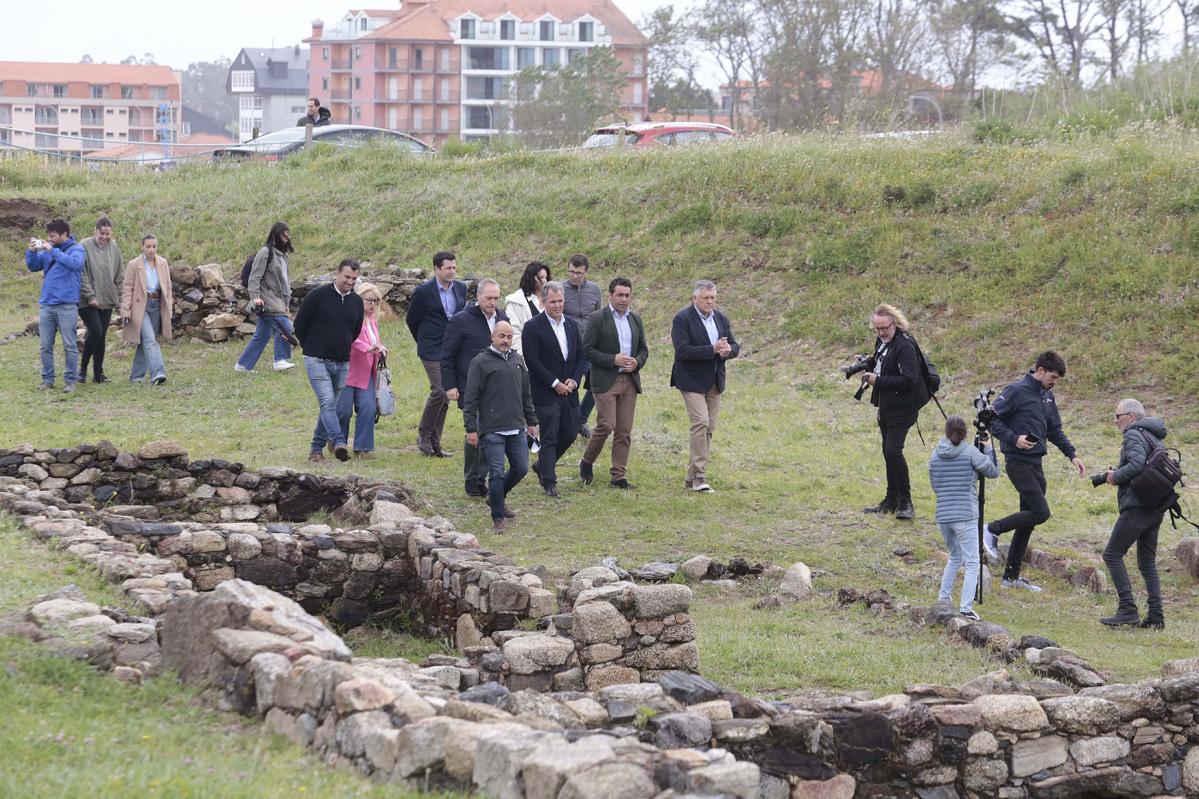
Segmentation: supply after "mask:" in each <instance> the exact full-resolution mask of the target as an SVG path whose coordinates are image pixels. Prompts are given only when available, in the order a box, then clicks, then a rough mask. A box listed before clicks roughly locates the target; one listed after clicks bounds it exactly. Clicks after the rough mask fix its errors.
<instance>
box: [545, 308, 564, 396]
mask: <svg viewBox="0 0 1199 799" xmlns="http://www.w3.org/2000/svg"><path fill="white" fill-rule="evenodd" d="M542 313H545V312H544V311H542ZM545 318H546V319H548V320H549V322H550V330H553V331H554V335H555V336H556V337H557V339H558V349H560V350H562V360H563V361H565V360H566V359H568V358H569V357H570V347H569V346H567V344H566V314H562V319H561V321H558V322H555V321H554V317H552V316H550V315H549V314H545ZM561 382H562V381H561V380H559V379H557V378H554V382H552V383H550V387H551V388H553V387H554V386H557V385H558V384H559V383H561Z"/></svg>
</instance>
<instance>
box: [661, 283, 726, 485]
mask: <svg viewBox="0 0 1199 799" xmlns="http://www.w3.org/2000/svg"><path fill="white" fill-rule="evenodd" d="M670 340H671V342H672V343H673V344H674V366H673V367H671V369H670V385H672V386H674V387H675V388H677V389H678V390H679V391H681V392H682V393H683V402H684V404H686V406H687V416H688V418H690V419H691V456H690V458H689V459H688V461H687V479H685V480H684V481H683V485H684V486H685V487H687V488H690V489H691V490H692V491H702V492H706V493H712V491H713V488H712V487H711V486H710V485H708V481H707V474H706V470H707V466H708V452H709V451H710V450H711V448H712V433H713V431H715V430H716V417H717V416H718V415H719V414H720V395H721V394H722V393H723V392H724V362H725V361H727V360H729V359H730V358H736V357H737V354H738V353H740V352H741V347H740V345H738V344H737V340H736V339H735V338H733V327H732V325H730V324H729V318H728V317H727V316H725V315H724V314H723V313H721V312H720V311H718V310H716V284H715V283H713V282H712V281H710V280H699V281H696V283H695V291H694V292H693V293H692V295H691V304H690V305H688V306H687V307H686V308H684V309H683V310H681V311H679V312H678V313H677V314H675V315H674V324H673V325H672V326H671V328H670Z"/></svg>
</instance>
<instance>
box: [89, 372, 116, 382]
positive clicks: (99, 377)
mask: <svg viewBox="0 0 1199 799" xmlns="http://www.w3.org/2000/svg"><path fill="white" fill-rule="evenodd" d="M92 382H93V383H111V382H112V381H111V380H109V379H108V378H107V377H105V376H104V375H102V374H100V375H96V379H95V380H93V381H92Z"/></svg>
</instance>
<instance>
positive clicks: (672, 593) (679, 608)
mask: <svg viewBox="0 0 1199 799" xmlns="http://www.w3.org/2000/svg"><path fill="white" fill-rule="evenodd" d="M691 598H692V593H691V589H690V588H688V587H687V586H685V585H677V584H666V585H638V586H636V587H635V588H634V589H633V609H634V611H635V612H636V614H637V618H638V619H660V618H662V617H663V616H669V615H671V614H673V613H687V612H688V611H689V610H690V609H691ZM575 612H576V614H577V613H578V608H577V607H576V609H575ZM668 668H669V667H668Z"/></svg>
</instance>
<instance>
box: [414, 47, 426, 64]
mask: <svg viewBox="0 0 1199 799" xmlns="http://www.w3.org/2000/svg"><path fill="white" fill-rule="evenodd" d="M412 68H413V69H424V68H425V51H424V49H422V48H420V47H418V48H416V50H414V51H413V53H412Z"/></svg>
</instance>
